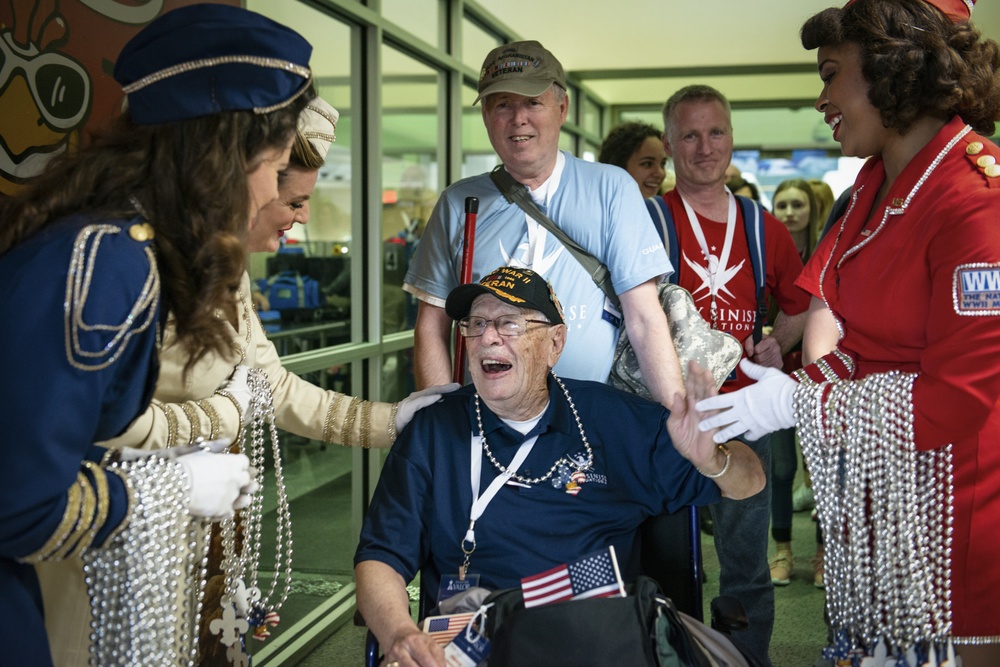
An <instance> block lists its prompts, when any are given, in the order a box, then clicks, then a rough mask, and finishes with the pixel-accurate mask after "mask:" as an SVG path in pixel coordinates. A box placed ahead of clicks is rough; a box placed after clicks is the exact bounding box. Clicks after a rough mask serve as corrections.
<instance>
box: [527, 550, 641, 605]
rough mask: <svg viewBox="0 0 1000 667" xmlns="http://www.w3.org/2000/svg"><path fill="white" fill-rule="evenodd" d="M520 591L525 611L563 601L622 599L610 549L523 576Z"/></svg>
mask: <svg viewBox="0 0 1000 667" xmlns="http://www.w3.org/2000/svg"><path fill="white" fill-rule="evenodd" d="M521 589H522V590H523V591H524V607H525V609H530V608H531V607H541V606H542V605H546V604H552V603H553V602H562V601H563V600H579V599H583V598H609V597H625V586H624V585H622V577H621V573H620V572H619V571H618V561H617V559H616V558H615V548H614V547H608V548H606V549H604V550H602V551H598V552H595V553H592V554H589V555H587V556H584V557H583V558H581V559H580V560H578V561H575V562H573V563H569V564H567V565H559V566H557V567H554V568H552V569H551V570H546V571H545V572H542V573H540V574H536V575H534V576H532V577H525V578H524V579H521Z"/></svg>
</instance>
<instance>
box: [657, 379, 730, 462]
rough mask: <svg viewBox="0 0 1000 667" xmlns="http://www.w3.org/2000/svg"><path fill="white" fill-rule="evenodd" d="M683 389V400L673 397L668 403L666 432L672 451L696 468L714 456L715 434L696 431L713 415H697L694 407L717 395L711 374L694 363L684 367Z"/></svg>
mask: <svg viewBox="0 0 1000 667" xmlns="http://www.w3.org/2000/svg"><path fill="white" fill-rule="evenodd" d="M684 388H685V389H686V390H687V397H686V398H685V397H683V396H681V395H680V394H676V395H675V396H674V398H673V401H672V402H671V405H670V416H669V417H668V418H667V431H669V433H670V437H671V439H672V440H673V443H674V449H676V450H677V452H678V453H679V454H680V455H681V456H683V457H684V458H686V459H687V460H688V461H690V462H691V463H693V464H694V465H695V467H699V468H700V467H702V466H703V465H705V464H707V463H709V462H710V461H711V460H712V458H713V457H714V456H715V451H716V444H715V441H714V440H713V439H712V436H713V435H714V434H715V431H702V430H701V429H700V428H698V423H699V422H700V421H701V420H702V419H705V418H706V417H708V416H709V415H711V414H714V412H699V411H698V408H697V403H698V401H700V400H703V399H706V398H709V397H711V396H715V395H717V394H718V393H719V392H718V390H717V389H716V387H715V378H714V377H713V376H712V373H711V372H710V371H709V370H707V369H705V368H702V367H701V366H700V365H698V363H697V362H695V361H690V362H689V363H688V372H687V379H685V381H684Z"/></svg>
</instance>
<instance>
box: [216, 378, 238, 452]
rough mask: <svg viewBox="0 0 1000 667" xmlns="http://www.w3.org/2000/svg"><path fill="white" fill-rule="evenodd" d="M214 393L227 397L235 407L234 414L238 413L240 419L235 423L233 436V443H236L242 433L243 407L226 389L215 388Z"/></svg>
mask: <svg viewBox="0 0 1000 667" xmlns="http://www.w3.org/2000/svg"><path fill="white" fill-rule="evenodd" d="M215 393H216V394H217V395H219V396H224V397H226V398H228V399H229V400H230V402H231V403H232V404H233V407H235V408H236V414H237V415H239V420H240V421H239V423H238V424H237V425H236V437H235V438H233V443H236V442H238V441H239V439H240V436H241V435H243V408H241V407H240V402H239V401H237V400H236V397H235V396H233V395H232V394H231V393H229V392H228V391H226V390H225V389H218V390H216V392H215Z"/></svg>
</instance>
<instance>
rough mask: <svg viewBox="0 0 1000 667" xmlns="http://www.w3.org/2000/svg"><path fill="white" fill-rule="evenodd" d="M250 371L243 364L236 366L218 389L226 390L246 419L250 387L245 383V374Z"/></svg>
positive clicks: (248, 409)
mask: <svg viewBox="0 0 1000 667" xmlns="http://www.w3.org/2000/svg"><path fill="white" fill-rule="evenodd" d="M249 373H250V368H249V367H248V366H245V365H243V364H240V365H239V366H237V367H236V370H234V371H233V374H232V375H231V376H230V377H229V379H228V380H226V381H225V382H223V383H222V384H221V385H220V386H219V389H218V391H220V392H221V391H224V392H227V393H228V394H229V395H231V396H232V397H233V398H235V399H236V402H237V403H239V405H240V410H241V411H242V412H241V414H242V415H243V419H246V418H247V417H248V416H249V415H248V414H247V413H248V412H249V411H250V387H249V385H248V384H247V375H248V374H249Z"/></svg>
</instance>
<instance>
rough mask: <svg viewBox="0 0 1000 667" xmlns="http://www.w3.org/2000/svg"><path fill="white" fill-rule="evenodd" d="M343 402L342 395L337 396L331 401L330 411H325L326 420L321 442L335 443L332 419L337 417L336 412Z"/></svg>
mask: <svg viewBox="0 0 1000 667" xmlns="http://www.w3.org/2000/svg"><path fill="white" fill-rule="evenodd" d="M343 402H344V395H343V394H337V397H336V398H334V399H333V404H332V405H331V406H330V409H329V410H327V411H326V419H325V420H324V422H323V441H324V442H335V441H334V439H333V424H334V419H335V418H336V416H337V410H338V409H339V408H340V404H341V403H343Z"/></svg>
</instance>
